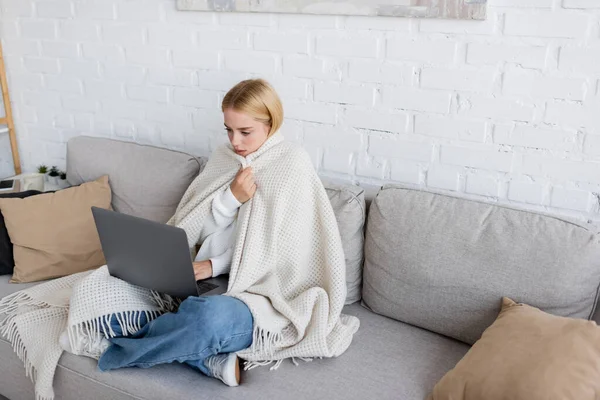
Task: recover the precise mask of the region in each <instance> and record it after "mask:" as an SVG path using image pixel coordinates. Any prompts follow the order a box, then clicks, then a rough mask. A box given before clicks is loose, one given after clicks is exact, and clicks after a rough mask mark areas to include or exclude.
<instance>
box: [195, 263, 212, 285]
mask: <svg viewBox="0 0 600 400" xmlns="http://www.w3.org/2000/svg"><path fill="white" fill-rule="evenodd" d="M212 272H213V271H212V262H211V261H210V260H206V261H194V275H195V276H196V280H197V281H201V280H203V279H208V278H210V277H212Z"/></svg>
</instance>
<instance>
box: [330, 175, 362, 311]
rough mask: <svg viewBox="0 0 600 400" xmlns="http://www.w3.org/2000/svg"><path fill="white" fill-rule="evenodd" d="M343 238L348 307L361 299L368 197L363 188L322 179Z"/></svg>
mask: <svg viewBox="0 0 600 400" xmlns="http://www.w3.org/2000/svg"><path fill="white" fill-rule="evenodd" d="M323 185H324V186H325V190H326V191H327V196H329V201H330V202H331V206H332V207H333V212H334V213H335V219H336V221H337V223H338V227H339V230H340V237H341V238H342V247H343V248H344V257H345V259H346V287H347V289H348V294H347V295H346V304H352V303H355V302H357V301H359V300H360V297H361V287H362V268H363V261H364V251H363V246H364V240H365V237H364V225H365V218H366V212H365V195H364V190H363V189H362V188H361V187H360V186H355V185H350V184H342V183H335V182H332V181H329V180H323Z"/></svg>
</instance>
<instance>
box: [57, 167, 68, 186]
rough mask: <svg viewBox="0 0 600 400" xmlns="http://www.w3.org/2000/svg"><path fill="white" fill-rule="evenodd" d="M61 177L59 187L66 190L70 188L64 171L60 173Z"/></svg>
mask: <svg viewBox="0 0 600 400" xmlns="http://www.w3.org/2000/svg"><path fill="white" fill-rule="evenodd" d="M58 176H59V178H60V179H59V181H58V187H60V188H61V189H64V188H66V187H68V186H69V182H67V173H66V172H64V171H60V173H59V174H58Z"/></svg>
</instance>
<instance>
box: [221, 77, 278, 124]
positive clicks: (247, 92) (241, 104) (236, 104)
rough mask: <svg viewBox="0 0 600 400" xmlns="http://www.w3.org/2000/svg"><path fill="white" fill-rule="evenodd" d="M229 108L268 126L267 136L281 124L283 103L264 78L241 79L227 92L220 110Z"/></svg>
mask: <svg viewBox="0 0 600 400" xmlns="http://www.w3.org/2000/svg"><path fill="white" fill-rule="evenodd" d="M228 108H231V109H234V110H236V111H238V112H242V113H245V114H248V115H250V116H251V117H252V118H254V119H255V120H257V121H260V122H262V123H264V124H265V125H267V126H269V127H270V128H271V129H270V130H269V136H271V135H273V134H274V133H275V132H277V130H278V129H279V128H280V127H281V124H283V105H282V104H281V100H280V99H279V96H278V95H277V92H276V91H275V89H273V87H272V86H271V85H270V84H269V82H267V81H265V80H264V79H248V80H245V81H241V82H240V83H238V84H237V85H235V86H234V87H233V88H231V89H230V90H229V92H227V94H226V95H225V97H224V98H223V103H222V104H221V110H222V111H225V110H226V109H228Z"/></svg>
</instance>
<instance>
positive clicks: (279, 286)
mask: <svg viewBox="0 0 600 400" xmlns="http://www.w3.org/2000/svg"><path fill="white" fill-rule="evenodd" d="M222 111H223V114H224V122H225V129H226V131H227V134H228V136H229V142H230V143H229V145H228V146H225V147H222V148H219V149H218V150H216V151H215V153H214V154H213V155H212V156H211V159H210V160H209V162H208V163H207V165H206V167H205V169H204V170H203V172H202V173H201V174H200V175H199V176H198V177H197V178H196V180H195V181H194V182H193V183H192V185H190V188H189V189H188V190H187V191H186V193H185V194H184V196H183V198H182V200H181V202H180V204H179V206H178V208H177V212H176V214H175V215H174V216H173V218H172V219H171V220H170V221H169V224H173V225H176V226H178V227H181V228H182V229H184V230H185V231H186V234H187V236H188V244H189V245H190V247H191V248H192V247H194V246H195V245H196V243H198V242H199V243H201V247H200V250H199V251H198V253H197V255H196V257H195V262H194V272H195V275H196V279H197V280H202V279H206V278H209V277H215V276H218V275H221V274H224V273H229V274H230V276H229V285H228V291H227V293H226V295H221V296H209V297H205V296H201V297H189V298H188V299H186V300H185V301H184V302H183V303H182V304H181V306H180V307H179V309H178V311H177V313H167V314H164V315H162V316H161V317H159V318H157V319H155V320H153V321H151V322H149V323H148V324H146V325H145V326H144V328H143V329H141V330H140V331H138V332H136V333H135V334H134V335H133V336H132V337H130V338H126V337H117V338H113V339H111V342H112V345H111V346H110V347H109V348H108V350H107V351H106V352H105V353H104V354H103V355H102V357H101V358H100V360H99V364H98V365H99V367H100V369H101V370H110V369H115V368H121V367H131V366H138V367H150V366H153V365H156V364H159V363H169V362H173V361H178V362H182V363H186V364H188V365H190V366H192V367H194V368H196V369H198V370H200V371H201V372H203V373H204V374H206V375H208V376H211V377H215V378H218V379H221V380H222V381H223V382H224V383H225V384H227V385H229V386H237V385H238V384H239V381H240V367H239V359H238V355H237V354H236V353H239V354H242V355H243V358H245V359H246V360H248V361H249V362H250V365H249V366H250V367H251V366H254V365H262V364H264V363H265V361H266V362H274V361H277V363H278V364H276V366H278V365H279V364H280V363H281V361H282V360H283V359H285V358H293V357H300V358H303V357H317V356H319V357H333V356H337V355H340V354H341V353H342V352H343V351H345V349H346V348H347V347H348V346H349V344H350V341H351V339H352V335H353V333H354V332H355V331H356V330H357V329H358V320H357V319H356V318H355V317H349V316H343V315H341V309H342V307H343V303H344V299H345V295H346V291H345V280H344V275H345V263H344V257H343V251H342V248H341V240H340V238H339V231H338V228H337V223H336V222H335V217H334V215H333V211H332V209H331V205H330V203H329V201H328V198H327V195H326V194H325V190H324V188H323V186H322V184H321V183H320V181H319V180H318V177H317V175H316V172H315V171H314V168H313V167H312V164H311V162H310V157H308V155H307V154H306V152H304V151H303V150H302V149H301V148H299V147H295V145H293V144H288V143H287V142H283V137H282V136H281V134H279V133H278V129H279V128H280V126H281V124H282V121H283V108H282V105H281V101H280V100H279V97H278V96H277V94H276V93H275V91H274V90H273V88H272V87H271V86H270V85H269V84H268V83H267V82H265V81H263V80H260V79H258V80H247V81H243V82H240V83H239V84H237V85H236V86H235V87H234V88H232V89H231V90H230V91H229V92H228V93H227V95H226V96H225V98H224V99H223V104H222ZM250 163H253V167H252V166H249V164H250ZM240 164H241V168H240ZM236 168H237V169H236ZM255 168H256V173H257V174H258V175H257V176H258V177H260V179H261V180H258V179H257V178H255ZM233 175H234V176H233ZM257 181H258V182H259V185H257ZM296 201H299V202H300V204H302V205H301V206H299V205H298V204H295V202H296ZM240 221H241V223H240Z"/></svg>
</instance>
